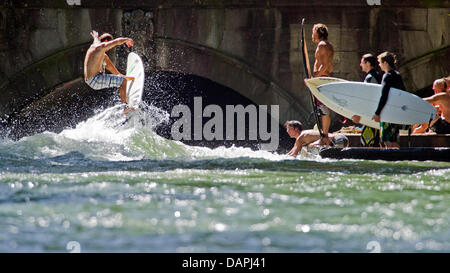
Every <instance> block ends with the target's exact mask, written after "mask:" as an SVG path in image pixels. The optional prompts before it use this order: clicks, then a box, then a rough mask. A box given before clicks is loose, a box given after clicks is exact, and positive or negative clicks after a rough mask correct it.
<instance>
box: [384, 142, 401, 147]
mask: <svg viewBox="0 0 450 273" xmlns="http://www.w3.org/2000/svg"><path fill="white" fill-rule="evenodd" d="M384 144H385V146H386V148H400V145H399V144H398V143H397V142H385V143H384Z"/></svg>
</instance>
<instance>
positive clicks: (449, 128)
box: [413, 79, 450, 134]
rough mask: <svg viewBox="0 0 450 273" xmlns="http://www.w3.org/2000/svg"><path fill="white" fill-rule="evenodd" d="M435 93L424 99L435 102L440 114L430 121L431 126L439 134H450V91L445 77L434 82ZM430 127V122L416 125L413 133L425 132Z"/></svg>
mask: <svg viewBox="0 0 450 273" xmlns="http://www.w3.org/2000/svg"><path fill="white" fill-rule="evenodd" d="M433 90H434V93H435V94H434V95H433V96H431V97H428V98H424V100H426V101H428V102H429V103H431V104H433V105H434V106H435V107H436V108H437V110H438V115H436V118H435V119H434V120H433V121H431V122H430V126H431V127H430V128H431V130H433V131H434V132H435V133H437V134H450V122H449V121H450V92H449V91H446V90H447V84H446V82H445V80H444V79H438V80H436V81H434V83H433ZM427 129H428V123H423V124H421V125H419V126H415V128H414V130H413V134H420V133H425V132H426V131H427Z"/></svg>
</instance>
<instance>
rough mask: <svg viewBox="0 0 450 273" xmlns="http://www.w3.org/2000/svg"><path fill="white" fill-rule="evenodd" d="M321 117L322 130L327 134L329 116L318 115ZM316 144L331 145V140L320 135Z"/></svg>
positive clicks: (329, 122)
mask: <svg viewBox="0 0 450 273" xmlns="http://www.w3.org/2000/svg"><path fill="white" fill-rule="evenodd" d="M320 118H321V119H322V132H323V133H324V134H325V135H328V130H329V129H330V124H331V118H330V116H329V115H323V116H321V117H320ZM317 145H331V140H330V139H329V138H328V137H322V138H321V139H320V141H319V143H318V144H317Z"/></svg>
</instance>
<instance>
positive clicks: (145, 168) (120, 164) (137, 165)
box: [0, 152, 450, 175]
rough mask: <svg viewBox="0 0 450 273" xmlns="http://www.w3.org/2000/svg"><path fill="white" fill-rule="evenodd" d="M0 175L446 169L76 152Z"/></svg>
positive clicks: (15, 162) (10, 163) (9, 163)
mask: <svg viewBox="0 0 450 273" xmlns="http://www.w3.org/2000/svg"><path fill="white" fill-rule="evenodd" d="M0 158H1V159H2V163H1V164H0V172H9V173H35V174H42V173H55V174H60V173H89V172H115V171H121V172H136V171H138V172H165V171H171V170H177V169H181V170H183V169H186V170H225V171H233V170H262V171H269V172H293V173H296V172H298V173H316V172H319V173H322V172H338V173H344V174H374V175H380V174H386V175H389V174H415V173H421V172H426V171H430V170H440V169H448V168H449V167H450V166H449V165H448V164H445V163H436V162H412V161H403V162H396V163H392V162H385V161H355V160H339V161H329V160H327V161H322V160H319V161H317V160H310V159H308V160H298V159H292V160H281V161H272V160H267V159H262V158H250V157H238V158H211V159H198V160H192V159H189V160H187V159H177V158H174V159H160V160H158V159H142V160H132V161H102V160H93V159H90V158H87V157H85V156H84V155H83V154H82V153H80V152H70V153H67V154H64V155H61V156H56V157H51V158H41V159H32V158H26V157H23V156H16V155H13V154H8V153H0Z"/></svg>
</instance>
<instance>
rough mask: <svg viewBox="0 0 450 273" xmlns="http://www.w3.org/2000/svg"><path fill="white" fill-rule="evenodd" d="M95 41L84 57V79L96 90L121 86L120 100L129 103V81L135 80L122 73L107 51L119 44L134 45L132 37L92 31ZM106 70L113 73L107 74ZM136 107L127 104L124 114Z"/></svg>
mask: <svg viewBox="0 0 450 273" xmlns="http://www.w3.org/2000/svg"><path fill="white" fill-rule="evenodd" d="M91 36H92V38H94V42H93V43H92V45H91V46H90V47H89V49H88V51H87V52H86V57H85V59H84V80H85V81H86V83H87V84H88V85H89V86H90V87H91V88H92V89H94V90H100V89H105V88H111V87H119V95H120V101H121V102H122V103H127V94H126V92H127V81H133V80H134V78H133V77H126V76H125V75H123V74H121V73H120V72H119V71H118V70H117V68H116V67H115V66H114V64H113V63H112V62H111V60H110V59H109V57H108V55H106V52H107V51H108V50H110V49H112V48H114V47H116V46H118V45H122V44H126V45H127V46H128V47H132V46H133V40H131V39H130V38H117V39H113V36H112V35H111V34H109V33H105V34H103V35H102V36H100V37H99V36H98V32H97V31H95V30H93V31H92V32H91ZM106 70H108V71H109V72H111V73H112V74H106ZM132 110H134V109H128V108H127V107H126V106H125V109H124V114H127V113H128V112H130V111H132Z"/></svg>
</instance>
